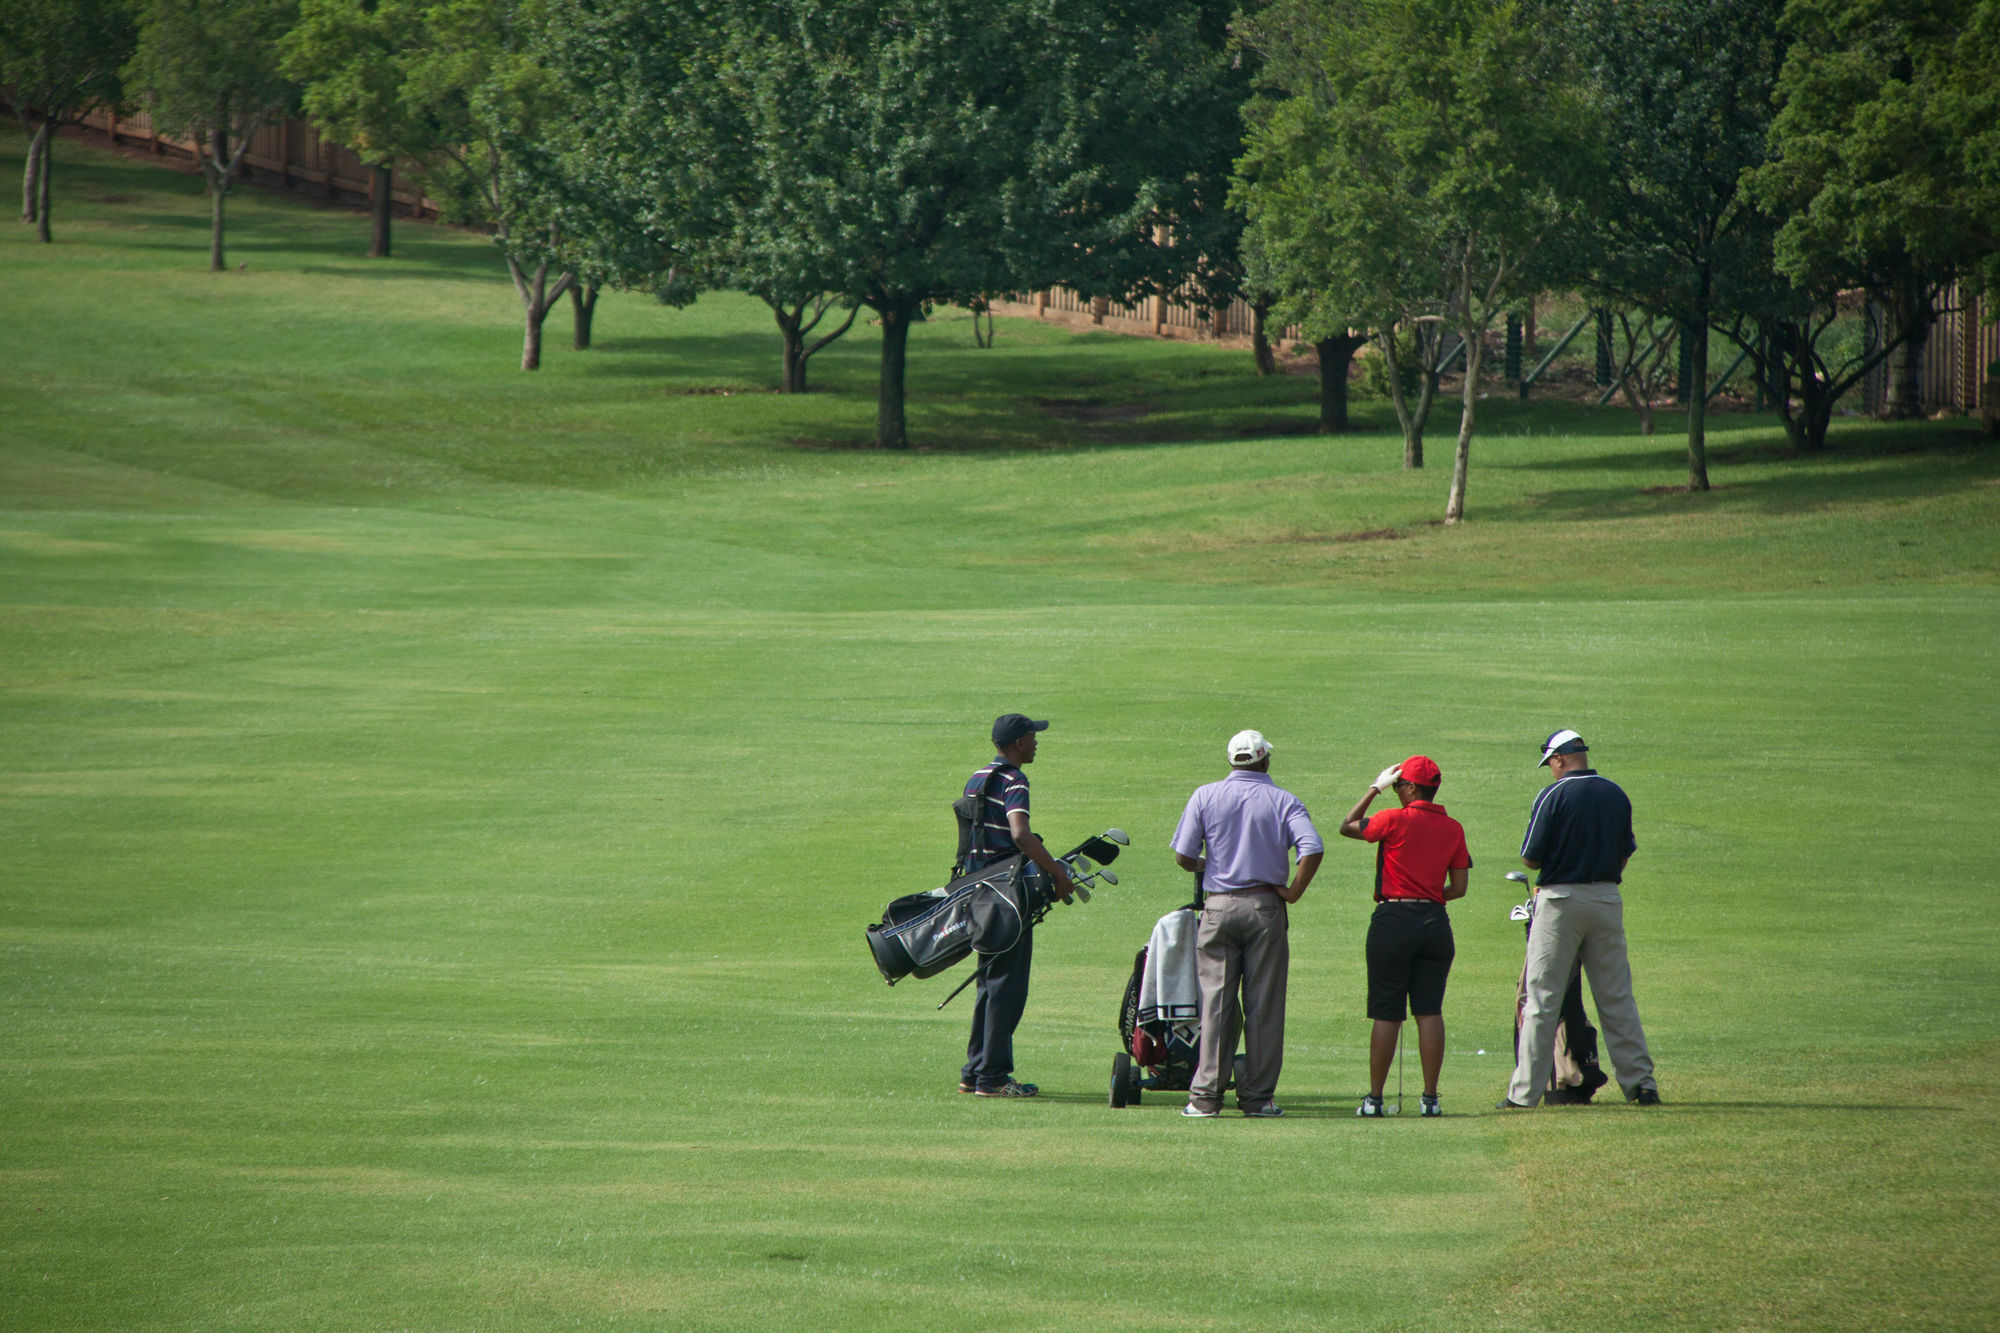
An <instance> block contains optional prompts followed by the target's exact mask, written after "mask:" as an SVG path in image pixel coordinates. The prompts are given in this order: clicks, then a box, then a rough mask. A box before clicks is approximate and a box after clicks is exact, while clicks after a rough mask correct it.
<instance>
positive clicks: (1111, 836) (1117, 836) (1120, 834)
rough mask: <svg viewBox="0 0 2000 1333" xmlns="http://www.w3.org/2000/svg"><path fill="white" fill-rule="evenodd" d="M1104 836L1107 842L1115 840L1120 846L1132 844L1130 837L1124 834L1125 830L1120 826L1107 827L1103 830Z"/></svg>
mask: <svg viewBox="0 0 2000 1333" xmlns="http://www.w3.org/2000/svg"><path fill="white" fill-rule="evenodd" d="M1104 837H1105V840H1106V841H1107V842H1115V843H1117V844H1118V845H1119V846H1120V847H1130V846H1131V845H1132V839H1131V838H1129V837H1127V836H1126V834H1125V830H1124V829H1122V828H1108V829H1106V830H1104Z"/></svg>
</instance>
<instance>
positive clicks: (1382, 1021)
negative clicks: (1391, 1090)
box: [1340, 754, 1472, 1117]
mask: <svg viewBox="0 0 2000 1333" xmlns="http://www.w3.org/2000/svg"><path fill="white" fill-rule="evenodd" d="M1443 781H1444V775H1443V774H1442V773H1441V772H1439V771H1438V766H1437V764H1436V763H1435V762H1433V761H1432V760H1431V759H1429V758H1428V757H1426V756H1424V755H1420V754H1413V755H1411V756H1410V757H1409V758H1408V759H1405V760H1404V761H1403V762H1402V763H1400V764H1397V765H1395V766H1394V767H1392V768H1385V769H1383V770H1382V774H1381V776H1380V777H1378V778H1376V779H1375V785H1374V786H1372V787H1370V788H1369V789H1368V790H1367V791H1366V792H1363V793H1362V796H1361V799H1360V800H1359V801H1356V802H1355V803H1354V808H1353V809H1352V810H1350V811H1348V812H1347V818H1346V819H1344V820H1342V821H1341V824H1340V834H1341V836H1342V837H1344V838H1358V839H1360V840H1361V841H1363V842H1372V843H1374V844H1375V845H1376V846H1375V902H1376V904H1377V906H1376V908H1375V916H1374V918H1373V919H1372V920H1371V921H1370V922H1369V923H1368V1017H1370V1018H1372V1019H1374V1020H1375V1029H1374V1031H1373V1032H1372V1033H1371V1034H1370V1035H1369V1039H1368V1095H1367V1096H1366V1097H1364V1098H1362V1099H1361V1107H1360V1109H1359V1110H1358V1111H1356V1112H1355V1114H1356V1115H1359V1116H1364V1117H1374V1116H1379V1115H1381V1114H1382V1085H1383V1084H1384V1083H1385V1082H1387V1081H1388V1078H1389V1062H1390V1061H1391V1060H1392V1059H1394V1058H1395V1054H1396V1043H1397V1041H1398V1040H1399V1039H1401V1037H1402V1035H1403V1013H1404V1005H1405V1004H1406V1003H1407V1004H1408V1006H1409V1012H1410V1013H1413V1014H1415V1015H1416V1019H1417V1054H1418V1059H1419V1060H1420V1061H1421V1062H1422V1064H1423V1068H1424V1095H1423V1102H1422V1103H1421V1107H1422V1110H1421V1113H1422V1114H1423V1115H1427V1116H1434V1115H1442V1114H1443V1112H1442V1111H1440V1110H1439V1109H1438V1072H1439V1071H1440V1070H1441V1069H1443V1067H1444V984H1445V978H1446V977H1448V976H1450V975H1451V960H1452V958H1453V957H1454V956H1456V954H1457V946H1456V945H1455V944H1454V943H1453V941H1452V937H1451V917H1450V915H1449V914H1448V913H1447V912H1446V911H1445V906H1444V905H1445V904H1446V903H1448V902H1453V901H1456V900H1457V899H1460V898H1463V897H1464V896H1465V885H1466V875H1467V872H1468V871H1470V870H1471V869H1472V854H1471V853H1470V852H1468V851H1467V850H1466V847H1465V829H1464V827H1463V826H1462V825H1460V823H1459V822H1458V821H1457V820H1456V819H1453V818H1452V817H1451V816H1450V815H1448V814H1446V813H1445V812H1444V807H1443V806H1441V805H1439V804H1438V803H1437V802H1436V801H1435V800H1434V799H1433V798H1434V797H1436V795H1437V790H1438V784H1439V783H1441V782H1443ZM1384 791H1392V792H1394V793H1395V794H1396V799H1397V800H1398V801H1399V802H1401V803H1402V804H1401V808H1399V809H1395V810H1383V811H1381V812H1380V813H1378V814H1376V815H1374V816H1372V817H1370V816H1368V813H1367V812H1368V807H1369V805H1370V804H1371V803H1372V802H1373V801H1374V800H1375V798H1376V796H1378V795H1380V794H1381V793H1382V792H1384Z"/></svg>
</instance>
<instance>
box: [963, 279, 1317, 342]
mask: <svg viewBox="0 0 2000 1333" xmlns="http://www.w3.org/2000/svg"><path fill="white" fill-rule="evenodd" d="M993 310H994V312H995V313H996V314H1001V315H1027V316H1032V317H1034V318H1038V319H1046V318H1047V317H1048V316H1049V315H1051V314H1053V315H1055V316H1057V317H1058V318H1060V319H1062V320H1063V321H1064V322H1066V323H1076V322H1078V321H1080V320H1088V321H1089V322H1090V323H1091V324H1093V325H1099V326H1102V327H1104V328H1107V329H1111V330H1114V331H1115V332H1118V333H1137V334H1144V335H1147V336H1150V337H1155V338H1248V337H1249V336H1250V331H1251V327H1252V326H1253V325H1254V323H1255V322H1256V318H1257V314H1256V311H1254V310H1252V309H1251V308H1250V303H1249V302H1248V301H1245V300H1243V299H1242V298H1241V297H1238V298H1237V299H1236V300H1233V301H1231V302H1230V303H1229V304H1228V305H1226V306H1223V307H1221V308H1219V309H1217V308H1212V307H1209V306H1205V305H1198V304H1195V303H1194V302H1191V301H1185V300H1179V299H1176V298H1174V297H1163V296H1149V297H1145V298H1142V299H1141V300H1139V301H1137V302H1135V303H1133V304H1130V305H1127V304H1123V303H1120V302H1117V301H1107V300H1105V299H1104V298H1103V297H1098V298H1096V299H1092V298H1090V297H1087V296H1079V295H1078V294H1077V293H1076V292H1074V291H1071V290H1070V289H1069V288H1067V287H1051V288H1049V289H1048V290H1047V291H1042V292H1028V293H1016V294H1014V295H1013V296H1011V297H1009V298H1007V299H1005V300H1000V301H995V302H994V303H993ZM1265 334H1266V336H1268V337H1269V338H1270V339H1271V341H1272V342H1274V343H1279V342H1296V341H1297V340H1298V337H1299V328H1298V326H1297V325H1296V324H1289V325H1286V326H1285V327H1283V328H1279V327H1276V326H1270V327H1268V328H1266V329H1265Z"/></svg>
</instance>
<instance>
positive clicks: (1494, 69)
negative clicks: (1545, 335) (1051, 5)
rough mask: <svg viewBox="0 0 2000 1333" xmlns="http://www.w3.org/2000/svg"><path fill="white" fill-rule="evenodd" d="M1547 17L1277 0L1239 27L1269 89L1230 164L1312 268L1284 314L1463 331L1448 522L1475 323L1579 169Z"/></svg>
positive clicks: (1476, 349) (1535, 253)
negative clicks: (1267, 102)
mask: <svg viewBox="0 0 2000 1333" xmlns="http://www.w3.org/2000/svg"><path fill="white" fill-rule="evenodd" d="M1545 17H1546V16H1544V15H1540V14H1539V13H1538V12H1536V11H1531V10H1529V9H1527V8H1525V7H1524V6H1523V5H1521V4H1517V3H1513V0H1416V2H1415V3H1409V4H1404V3H1396V0H1277V3H1275V4H1273V5H1272V6H1270V7H1269V8H1268V9H1267V10H1265V11H1263V12H1262V13H1260V14H1259V15H1258V16H1257V17H1256V19H1255V20H1254V21H1252V22H1251V23H1249V24H1247V25H1246V28H1245V31H1246V34H1247V35H1246V40H1248V41H1250V42H1251V43H1253V44H1255V45H1256V46H1258V48H1259V49H1260V51H1261V52H1262V54H1263V56H1264V59H1265V61H1266V68H1267V74H1266V77H1265V86H1267V87H1268V88H1269V89H1270V90H1271V91H1272V93H1273V102H1274V104H1273V105H1272V106H1271V107H1270V108H1269V110H1268V112H1266V113H1265V118H1264V120H1263V122H1262V123H1261V124H1255V123H1253V126H1252V132H1251V139H1250V143H1249V145H1247V148H1246V160H1247V163H1248V166H1247V167H1246V168H1244V169H1242V170H1240V172H1239V179H1240V180H1242V181H1245V182H1251V181H1257V182H1262V184H1261V185H1250V186H1249V187H1248V189H1247V190H1246V193H1245V200H1246V206H1247V207H1248V208H1249V210H1250V211H1251V223H1252V227H1253V229H1256V228H1259V227H1261V228H1262V229H1263V239H1262V240H1261V241H1260V245H1261V246H1262V247H1263V249H1264V251H1265V253H1267V254H1272V255H1275V256H1277V257H1278V258H1279V260H1280V262H1282V263H1284V264H1285V266H1286V267H1287V268H1288V269H1290V270H1291V271H1293V272H1295V273H1298V274H1302V275H1311V277H1310V280H1309V281H1301V282H1299V283H1298V284H1296V285H1295V287H1294V291H1295V293H1296V294H1295V295H1294V297H1293V298H1292V299H1293V301H1294V303H1295V305H1294V312H1295V313H1297V314H1302V315H1305V316H1307V318H1308V322H1310V320H1311V319H1312V318H1314V314H1313V312H1315V311H1317V312H1318V313H1317V316H1316V317H1317V319H1318V320H1319V321H1320V325H1321V327H1322V328H1331V327H1333V326H1334V325H1336V324H1342V323H1345V322H1348V321H1353V322H1357V323H1358V322H1364V321H1365V322H1366V323H1367V324H1368V325H1369V326H1371V327H1374V328H1376V329H1378V330H1387V331H1389V332H1390V340H1391V342H1392V343H1393V331H1394V330H1395V329H1396V328H1397V327H1398V326H1399V325H1409V326H1411V327H1413V328H1414V327H1418V326H1419V321H1421V320H1425V319H1434V318H1440V317H1441V318H1442V319H1443V320H1444V321H1445V322H1446V323H1447V324H1448V325H1449V326H1450V327H1451V328H1453V329H1455V330H1456V331H1457V332H1458V334H1459V336H1460V337H1461V338H1462V339H1463V341H1464V344H1465V374H1464V387H1463V392H1462V395H1461V404H1460V412H1459V433H1458V443H1457V449H1456V452H1455V456H1454V458H1453V465H1452V481H1451V489H1450V491H1449V493H1448V495H1447V497H1446V501H1445V522H1446V523H1448V524H1450V523H1457V522H1459V521H1460V520H1461V519H1462V518H1463V517H1464V515H1465V492H1466V480H1467V471H1468V468H1469V464H1470V456H1471V446H1472V436H1473V431H1474V426H1475V421H1476V417H1477V410H1478V409H1477V404H1478V399H1479V383H1480V378H1479V377H1480V371H1481V368H1482V367H1481V361H1482V355H1481V354H1482V351H1483V349H1484V341H1485V335H1486V333H1487V331H1488V330H1489V329H1490V328H1491V327H1492V324H1493V322H1494V320H1495V319H1497V318H1498V317H1499V316H1500V315H1501V314H1503V313H1504V312H1505V311H1506V310H1507V309H1508V308H1509V307H1510V305H1512V304H1513V303H1515V302H1516V301H1517V300H1518V299H1520V298H1522V297H1525V296H1527V295H1531V294H1532V293H1533V292H1534V291H1535V290H1536V287H1537V284H1538V281H1539V275H1538V271H1537V270H1538V266H1540V265H1543V264H1545V263H1547V261H1548V252H1549V249H1550V248H1551V242H1552V241H1554V240H1556V239H1557V238H1559V237H1561V236H1563V235H1565V234H1567V232H1568V231H1569V230H1570V229H1571V228H1572V227H1573V224H1574V220H1575V214H1576V205H1575V202H1574V200H1575V195H1576V193H1577V191H1578V190H1579V189H1580V188H1581V178H1582V176H1583V174H1584V172H1585V170H1586V164H1585V159H1584V154H1583V152H1582V147H1583V142H1582V135H1581V126H1580V120H1581V114H1582V107H1581V102H1580V98H1579V97H1578V95H1577V91H1576V88H1575V85H1574V82H1573V80H1572V79H1571V78H1570V77H1569V73H1568V70H1567V68H1566V64H1565V57H1564V54H1563V49H1562V44H1561V42H1560V40H1559V34H1558V33H1557V32H1556V31H1555V29H1554V27H1553V25H1551V24H1549V23H1547V22H1544V21H1541V20H1542V19H1543V18H1545ZM1260 189H1261V190H1263V191H1264V193H1263V194H1262V196H1261V197H1259V196H1258V193H1257V192H1258V191H1259V190H1260ZM1399 350H1400V349H1399V348H1394V347H1393V346H1392V347H1391V348H1388V349H1385V358H1386V359H1391V360H1392V361H1395V360H1397V357H1396V353H1397V351H1399ZM1399 378H1400V376H1399V375H1398V374H1394V373H1392V375H1391V382H1392V384H1393V383H1396V382H1397V381H1398V380H1399ZM1400 410H1401V409H1399V411H1400ZM1405 422H1406V446H1408V445H1410V444H1411V443H1412V442H1411V441H1410V439H1409V431H1408V422H1409V418H1408V417H1407V416H1406V417H1405ZM1419 429H1420V427H1419ZM1419 438H1420V437H1419ZM1420 449H1421V445H1420V443H1416V444H1415V446H1414V447H1413V448H1408V450H1407V453H1406V458H1407V461H1409V462H1410V463H1411V464H1412V465H1414V464H1415V463H1416V462H1418V461H1420V460H1421V452H1420Z"/></svg>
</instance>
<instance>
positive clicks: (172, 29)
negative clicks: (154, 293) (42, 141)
mask: <svg viewBox="0 0 2000 1333" xmlns="http://www.w3.org/2000/svg"><path fill="white" fill-rule="evenodd" d="M297 16H298V5H297V3H296V0H141V3H140V8H139V37H138V48H137V51H136V52H135V53H134V55H133V57H132V60H131V63H130V64H129V65H127V66H126V72H125V78H126V82H127V84H128V86H130V87H131V88H133V89H134V90H135V91H137V92H139V93H140V94H141V95H142V96H143V98H144V100H145V102H146V104H147V105H148V106H149V107H150V108H151V109H152V113H153V121H154V123H155V124H156V125H159V126H160V127H161V128H163V129H166V130H167V131H169V132H170V133H177V134H184V135H186V136H187V137H188V138H190V139H192V140H194V141H195V144H196V153H197V155H198V156H199V157H200V159H201V171H202V175H203V177H204V178H205V179H206V180H207V182H208V193H209V200H210V205H211V216H212V219H213V221H212V226H211V228H210V232H209V248H208V267H209V271H210V272H217V273H219V272H221V271H222V269H223V267H224V265H223V261H222V221H223V211H222V204H223V200H224V199H226V198H227V197H228V195H229V187H230V184H231V183H232V182H233V181H234V180H235V179H236V173H237V171H238V169H240V168H241V167H242V165H243V158H244V156H245V155H246V154H248V153H249V151H250V141H251V136H252V135H254V134H255V133H256V132H257V131H258V130H259V129H261V128H262V127H263V126H265V125H267V124H269V123H271V122H272V121H274V120H277V119H280V118H281V117H283V116H284V115H285V114H286V113H287V112H289V111H290V110H291V108H292V107H293V105H294V104H295V102H296V101H297V97H298V89H297V87H296V85H294V84H293V83H292V81H291V80H290V79H288V78H286V77H285V75H284V74H283V73H281V72H280V70H279V49H278V42H279V40H280V39H281V38H282V37H283V36H284V34H285V32H286V31H287V30H288V29H289V28H290V27H291V25H292V23H293V22H294V20H295V19H296V18H297Z"/></svg>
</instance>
